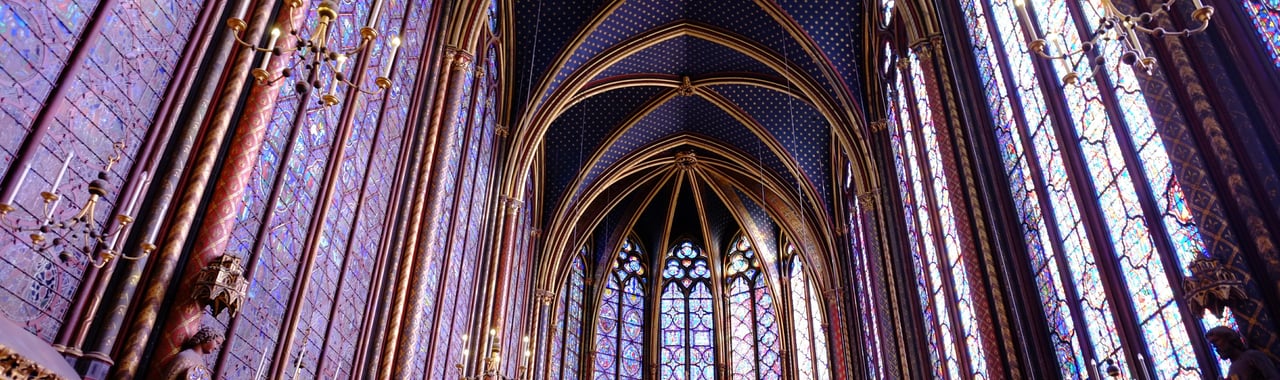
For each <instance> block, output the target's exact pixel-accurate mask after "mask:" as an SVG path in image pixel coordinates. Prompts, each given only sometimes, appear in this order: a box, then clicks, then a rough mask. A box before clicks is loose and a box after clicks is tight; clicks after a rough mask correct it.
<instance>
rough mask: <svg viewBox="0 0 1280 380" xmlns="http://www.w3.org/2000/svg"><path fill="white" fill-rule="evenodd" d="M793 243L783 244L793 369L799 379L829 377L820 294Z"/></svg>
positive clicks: (829, 366)
mask: <svg viewBox="0 0 1280 380" xmlns="http://www.w3.org/2000/svg"><path fill="white" fill-rule="evenodd" d="M798 253H799V252H798V251H797V250H796V247H795V245H792V244H787V254H788V256H790V257H792V259H791V273H790V276H789V278H788V279H789V281H790V283H789V285H790V288H791V323H792V324H794V325H795V326H794V327H795V329H794V330H795V342H796V368H797V369H798V370H799V375H800V376H799V379H801V380H814V379H816V380H830V379H831V360H830V358H829V354H828V353H827V334H826V327H825V326H826V324H825V323H823V317H822V315H823V314H822V310H823V306H822V294H821V293H818V288H817V287H816V286H815V285H814V284H813V282H812V281H811V280H810V279H809V275H808V273H805V271H806V270H807V269H806V268H805V265H804V259H802V258H801V257H800V255H798Z"/></svg>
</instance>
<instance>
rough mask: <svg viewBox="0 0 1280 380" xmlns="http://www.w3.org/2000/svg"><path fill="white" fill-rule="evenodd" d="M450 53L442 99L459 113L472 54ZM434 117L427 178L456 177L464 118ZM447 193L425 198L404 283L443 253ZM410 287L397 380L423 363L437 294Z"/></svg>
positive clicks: (421, 285)
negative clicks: (451, 168) (430, 305)
mask: <svg viewBox="0 0 1280 380" xmlns="http://www.w3.org/2000/svg"><path fill="white" fill-rule="evenodd" d="M451 50H452V52H451V54H449V53H447V54H446V57H445V62H444V63H445V64H446V65H447V67H448V70H449V72H450V73H449V74H448V76H447V80H448V82H447V83H448V85H447V86H445V87H444V94H443V97H442V98H443V100H444V101H443V102H442V106H443V109H444V110H450V111H452V110H457V109H458V107H461V106H463V104H461V103H462V102H463V100H464V99H462V96H463V89H462V86H463V81H464V80H465V79H466V77H467V75H466V72H467V70H471V64H472V62H471V55H470V54H469V53H466V52H464V51H460V50H458V49H457V48H452V49H451ZM434 117H435V120H437V121H439V122H437V123H433V124H437V125H439V127H440V128H439V129H438V132H437V136H438V138H437V139H436V144H435V153H436V156H437V157H435V158H433V159H432V162H433V165H431V167H430V173H431V174H430V176H427V177H425V178H424V179H427V178H450V177H451V176H453V174H452V173H447V172H446V169H447V168H448V165H444V164H443V163H445V162H448V161H449V160H453V159H457V157H453V155H456V154H458V153H457V151H455V150H453V149H449V147H451V146H454V145H456V144H458V141H457V140H458V137H460V136H459V135H460V134H459V133H455V132H454V130H455V129H457V128H461V127H460V126H458V125H456V124H457V123H458V122H465V119H463V120H459V119H458V118H454V117H450V118H447V119H442V118H441V115H440V113H439V112H437V113H436V114H435V115H434ZM434 163H438V164H434ZM424 169H425V167H424ZM444 190H445V189H444V188H442V187H441V186H431V187H430V188H428V189H427V191H426V198H425V200H424V201H425V202H424V206H425V207H426V209H425V211H426V212H425V213H423V214H421V216H422V217H423V220H422V221H421V222H425V223H428V224H427V225H426V226H423V227H425V228H423V232H422V233H421V236H420V238H419V239H418V241H417V244H416V247H415V249H414V251H415V252H414V256H415V258H414V259H413V263H412V269H411V270H410V271H408V272H407V273H406V274H405V276H403V280H402V282H404V281H407V280H408V278H409V277H410V276H413V275H416V274H422V273H427V270H428V266H429V265H430V261H431V260H430V259H431V258H432V257H431V255H435V254H439V253H441V252H442V251H443V249H442V248H441V247H433V246H432V245H433V244H434V242H436V241H439V240H440V236H438V235H441V234H444V233H447V231H446V230H445V229H441V228H437V225H436V224H438V223H442V222H447V221H440V220H438V219H436V218H435V217H436V216H438V215H441V214H442V213H444V212H446V211H447V210H446V207H447V206H448V203H449V199H450V196H451V195H452V194H446V193H445V192H444ZM415 207H416V206H415ZM411 285H412V286H409V287H408V289H407V291H408V292H407V294H406V298H405V300H404V301H405V303H404V311H405V314H404V315H403V316H402V317H401V320H400V328H399V331H398V334H399V336H398V337H397V342H396V346H397V349H396V350H394V351H388V353H391V352H394V353H395V358H394V360H393V363H392V366H391V371H390V375H391V376H392V377H394V378H405V377H408V376H410V374H411V372H412V371H413V370H414V367H415V366H414V363H413V361H414V360H420V358H415V356H416V354H417V352H418V351H419V347H421V346H422V345H423V344H424V343H426V342H423V339H422V338H423V334H424V333H425V331H424V327H425V326H423V323H422V322H423V319H424V318H426V313H427V312H428V310H426V304H427V300H426V299H427V298H428V297H431V296H433V295H434V294H429V293H430V289H428V285H429V283H428V282H427V281H412V284H411Z"/></svg>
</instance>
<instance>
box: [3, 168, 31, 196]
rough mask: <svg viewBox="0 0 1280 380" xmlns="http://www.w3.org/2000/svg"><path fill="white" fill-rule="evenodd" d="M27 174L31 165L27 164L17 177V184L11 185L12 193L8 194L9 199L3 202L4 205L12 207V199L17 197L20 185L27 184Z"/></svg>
mask: <svg viewBox="0 0 1280 380" xmlns="http://www.w3.org/2000/svg"><path fill="white" fill-rule="evenodd" d="M28 173H31V164H27V166H26V167H24V168H23V169H22V174H20V175H18V183H17V184H15V185H13V192H12V193H9V197H8V198H6V199H5V200H4V204H7V205H13V198H14V197H16V196H18V190H21V189H22V183H23V182H27V174H28Z"/></svg>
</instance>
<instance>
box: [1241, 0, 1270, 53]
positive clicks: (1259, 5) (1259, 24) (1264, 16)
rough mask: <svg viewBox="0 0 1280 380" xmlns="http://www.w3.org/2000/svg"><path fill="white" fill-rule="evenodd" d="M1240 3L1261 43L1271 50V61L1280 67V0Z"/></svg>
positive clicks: (1244, 1) (1248, 0) (1243, 1)
mask: <svg viewBox="0 0 1280 380" xmlns="http://www.w3.org/2000/svg"><path fill="white" fill-rule="evenodd" d="M1240 3H1241V4H1242V5H1244V9H1245V11H1246V12H1248V14H1249V18H1250V19H1252V20H1253V26H1254V27H1256V28H1257V29H1258V35H1259V37H1262V43H1263V44H1264V45H1266V46H1267V50H1268V51H1269V52H1271V62H1272V63H1273V64H1275V66H1276V67H1280V1H1277V0H1241V2H1240Z"/></svg>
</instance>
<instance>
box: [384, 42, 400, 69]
mask: <svg viewBox="0 0 1280 380" xmlns="http://www.w3.org/2000/svg"><path fill="white" fill-rule="evenodd" d="M390 45H391V55H390V56H389V57H391V58H390V59H388V60H387V62H386V63H384V64H383V67H382V70H383V71H382V77H383V78H387V79H391V66H393V64H394V63H395V62H396V53H399V52H400V36H395V37H391V42H390Z"/></svg>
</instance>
